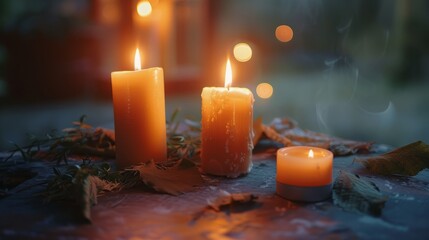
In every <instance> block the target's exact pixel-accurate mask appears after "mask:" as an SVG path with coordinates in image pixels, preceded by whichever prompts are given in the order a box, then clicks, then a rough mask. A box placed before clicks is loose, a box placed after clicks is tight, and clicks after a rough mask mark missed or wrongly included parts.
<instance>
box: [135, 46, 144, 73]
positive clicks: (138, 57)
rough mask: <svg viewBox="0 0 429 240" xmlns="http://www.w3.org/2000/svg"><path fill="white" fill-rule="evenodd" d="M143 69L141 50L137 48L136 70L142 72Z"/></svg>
mask: <svg viewBox="0 0 429 240" xmlns="http://www.w3.org/2000/svg"><path fill="white" fill-rule="evenodd" d="M141 69H142V63H141V60H140V52H139V49H138V48H136V54H135V55H134V70H141Z"/></svg>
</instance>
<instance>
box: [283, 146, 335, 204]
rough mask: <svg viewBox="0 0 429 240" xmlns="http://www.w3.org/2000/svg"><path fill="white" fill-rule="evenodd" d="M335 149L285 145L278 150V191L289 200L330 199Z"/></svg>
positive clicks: (312, 200) (313, 200) (310, 200)
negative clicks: (333, 152) (333, 151)
mask: <svg viewBox="0 0 429 240" xmlns="http://www.w3.org/2000/svg"><path fill="white" fill-rule="evenodd" d="M332 161H333V154H332V152H330V151H328V150H326V149H322V148H315V147H305V146H297V147H286V148H281V149H279V150H278V151H277V176H276V180H277V193H278V194H279V195H280V196H282V197H285V198H287V199H290V200H295V201H304V202H315V201H321V200H324V199H327V198H329V197H330V195H331V189H332Z"/></svg>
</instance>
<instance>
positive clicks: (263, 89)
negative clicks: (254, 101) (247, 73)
mask: <svg viewBox="0 0 429 240" xmlns="http://www.w3.org/2000/svg"><path fill="white" fill-rule="evenodd" d="M256 94H257V95H258V97H260V98H263V99H267V98H270V97H271V96H272V95H273V86H271V84H269V83H260V84H258V86H257V87H256Z"/></svg>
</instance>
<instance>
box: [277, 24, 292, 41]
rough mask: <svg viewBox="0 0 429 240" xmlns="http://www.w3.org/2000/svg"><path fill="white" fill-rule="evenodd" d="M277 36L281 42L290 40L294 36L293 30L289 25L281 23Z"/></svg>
mask: <svg viewBox="0 0 429 240" xmlns="http://www.w3.org/2000/svg"><path fill="white" fill-rule="evenodd" d="M276 38H277V40H279V41H280V42H289V41H290V40H292V38H293V30H292V28H291V27H289V26H287V25H280V26H278V27H277V28H276Z"/></svg>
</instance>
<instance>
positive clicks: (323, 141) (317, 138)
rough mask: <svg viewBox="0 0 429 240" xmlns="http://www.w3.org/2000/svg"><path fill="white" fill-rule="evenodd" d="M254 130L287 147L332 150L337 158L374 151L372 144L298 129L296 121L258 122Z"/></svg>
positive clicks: (276, 119)
mask: <svg viewBox="0 0 429 240" xmlns="http://www.w3.org/2000/svg"><path fill="white" fill-rule="evenodd" d="M254 129H255V132H256V130H260V129H262V132H263V133H264V135H265V136H266V137H267V138H269V139H271V140H273V141H275V142H279V143H281V144H283V145H284V146H286V147H287V146H300V145H305V146H314V147H320V148H325V149H329V150H331V151H332V152H333V153H334V155H336V156H344V155H350V154H355V153H368V152H371V150H372V143H368V142H357V141H351V140H345V139H341V138H336V137H331V136H328V135H326V134H323V133H317V132H313V131H309V130H305V129H302V128H300V127H298V124H297V123H296V122H295V121H293V120H290V119H287V118H275V119H274V120H273V121H272V122H271V123H270V124H269V125H264V124H262V121H261V122H259V121H257V122H255V126H254Z"/></svg>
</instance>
